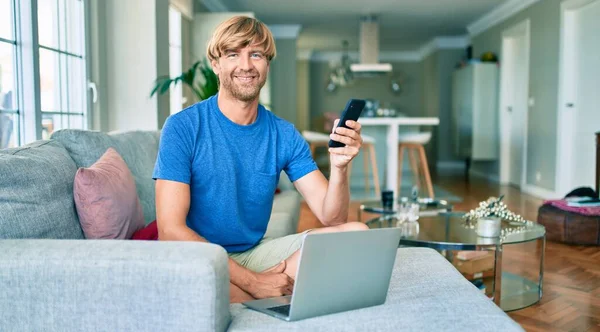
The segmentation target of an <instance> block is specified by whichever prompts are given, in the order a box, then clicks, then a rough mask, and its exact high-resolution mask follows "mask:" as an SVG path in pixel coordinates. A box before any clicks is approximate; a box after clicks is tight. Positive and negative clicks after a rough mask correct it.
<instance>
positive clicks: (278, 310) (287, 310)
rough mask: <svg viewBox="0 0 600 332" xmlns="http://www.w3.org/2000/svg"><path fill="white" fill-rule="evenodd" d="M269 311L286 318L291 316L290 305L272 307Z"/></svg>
mask: <svg viewBox="0 0 600 332" xmlns="http://www.w3.org/2000/svg"><path fill="white" fill-rule="evenodd" d="M269 310H271V311H275V312H276V313H278V314H282V315H285V316H289V315H290V305H289V304H286V305H280V306H278V307H271V308H269Z"/></svg>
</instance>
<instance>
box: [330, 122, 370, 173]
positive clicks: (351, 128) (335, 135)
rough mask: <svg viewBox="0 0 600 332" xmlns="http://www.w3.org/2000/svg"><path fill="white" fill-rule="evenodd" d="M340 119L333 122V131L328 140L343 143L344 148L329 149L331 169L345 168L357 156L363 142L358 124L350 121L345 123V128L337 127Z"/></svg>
mask: <svg viewBox="0 0 600 332" xmlns="http://www.w3.org/2000/svg"><path fill="white" fill-rule="evenodd" d="M339 121H340V119H337V120H335V122H334V124H333V130H332V132H331V134H330V135H329V138H331V139H332V140H334V141H336V142H340V143H344V144H346V146H344V147H339V148H329V153H330V162H331V166H332V167H336V168H344V167H347V166H348V164H349V163H350V161H352V159H354V157H356V155H358V152H359V151H360V148H361V146H362V143H363V140H362V137H361V135H360V131H361V125H360V123H358V122H356V121H352V120H347V121H346V126H347V127H348V128H344V127H341V126H340V127H338V123H339Z"/></svg>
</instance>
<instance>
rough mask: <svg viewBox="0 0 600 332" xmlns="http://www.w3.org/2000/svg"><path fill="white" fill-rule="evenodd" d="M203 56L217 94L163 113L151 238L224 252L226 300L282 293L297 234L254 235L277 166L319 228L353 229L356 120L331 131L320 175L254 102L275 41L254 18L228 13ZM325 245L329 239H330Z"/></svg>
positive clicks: (299, 142) (263, 219)
mask: <svg viewBox="0 0 600 332" xmlns="http://www.w3.org/2000/svg"><path fill="white" fill-rule="evenodd" d="M207 55H208V58H209V60H210V62H211V65H212V67H213V70H214V72H215V74H216V75H217V76H218V77H219V93H218V94H217V95H216V96H213V97H211V98H209V99H207V100H205V101H202V102H200V103H198V104H195V105H193V106H191V107H189V108H187V109H185V110H183V111H181V112H179V113H177V114H175V115H172V116H171V117H169V119H168V120H167V122H166V123H165V125H164V128H163V131H162V136H161V141H160V147H159V153H158V158H157V161H156V167H155V170H154V174H153V178H155V179H156V213H157V223H158V230H159V239H160V240H168V241H174V240H175V241H177V240H179V241H202V242H211V243H215V244H218V245H221V246H222V247H224V248H225V249H226V250H227V252H228V253H229V256H230V259H229V272H230V278H231V279H230V296H231V302H232V303H233V302H243V301H247V300H252V299H254V298H266V297H274V296H281V295H289V294H291V292H292V289H293V282H294V277H295V275H296V268H297V264H298V258H299V249H300V246H301V242H302V234H294V235H290V236H286V237H283V238H279V239H263V236H264V234H265V231H266V228H267V224H268V221H269V218H270V213H271V209H272V205H273V198H274V193H275V189H276V186H277V183H278V180H279V174H280V172H281V171H282V170H283V171H285V172H286V174H287V175H288V177H289V178H290V180H291V181H292V182H293V183H294V185H295V187H296V189H297V190H298V191H299V192H300V194H302V196H303V197H304V198H305V200H306V202H307V203H308V206H309V207H310V209H311V210H312V211H313V212H314V213H315V215H316V216H317V217H318V218H319V220H320V221H321V222H322V223H323V225H324V226H326V227H324V228H320V229H317V230H313V231H312V232H314V233H317V232H339V231H350V230H362V229H366V228H367V227H366V226H365V225H364V224H360V223H347V222H346V221H347V217H348V204H349V190H348V181H347V172H348V163H349V162H350V161H351V160H352V158H354V157H355V156H356V155H357V154H358V151H359V149H360V147H361V144H362V139H361V137H360V124H358V123H356V122H354V121H349V122H348V123H347V125H348V126H349V127H350V128H352V129H347V128H338V129H337V130H336V131H335V133H332V134H331V138H332V139H334V140H336V141H339V142H342V143H345V144H346V147H343V148H335V149H330V150H329V151H330V160H331V176H330V179H329V182H328V181H327V180H326V179H325V177H324V176H323V174H322V173H321V172H319V171H318V169H317V167H316V164H315V162H314V160H313V159H312V157H311V155H310V151H309V149H308V144H307V143H306V141H305V140H304V139H303V138H302V136H301V135H300V134H299V133H298V131H297V130H296V129H295V128H294V126H293V125H292V124H290V123H288V122H286V121H284V120H282V119H280V118H278V117H277V116H275V115H274V114H272V113H271V112H269V111H267V110H266V109H265V108H264V107H263V106H262V105H259V103H258V99H259V93H260V89H261V88H262V87H263V86H264V84H265V81H266V79H267V73H268V72H269V65H270V62H271V60H272V59H273V57H274V56H275V42H274V40H273V36H272V35H271V32H270V31H269V30H268V28H267V27H266V26H265V25H264V24H263V23H262V22H260V21H258V20H256V19H253V18H249V17H244V16H237V17H234V18H231V19H229V20H227V21H225V22H223V23H222V24H221V25H219V27H217V29H216V31H215V32H214V35H213V37H212V40H211V41H210V42H209V45H208V49H207ZM331 245H332V246H335V243H332V244H331Z"/></svg>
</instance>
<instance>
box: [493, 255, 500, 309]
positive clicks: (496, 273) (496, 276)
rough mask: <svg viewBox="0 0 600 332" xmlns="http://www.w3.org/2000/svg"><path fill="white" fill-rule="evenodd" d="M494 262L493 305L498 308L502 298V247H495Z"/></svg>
mask: <svg viewBox="0 0 600 332" xmlns="http://www.w3.org/2000/svg"><path fill="white" fill-rule="evenodd" d="M494 253H495V256H496V259H495V260H494V295H493V296H494V303H496V305H497V306H498V307H499V306H500V298H501V297H502V245H501V244H499V245H497V246H496V250H495V252H494Z"/></svg>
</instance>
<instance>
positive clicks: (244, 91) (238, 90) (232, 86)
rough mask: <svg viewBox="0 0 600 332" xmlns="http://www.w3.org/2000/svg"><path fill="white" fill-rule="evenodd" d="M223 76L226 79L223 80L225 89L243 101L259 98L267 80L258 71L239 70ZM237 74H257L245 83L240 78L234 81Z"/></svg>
mask: <svg viewBox="0 0 600 332" xmlns="http://www.w3.org/2000/svg"><path fill="white" fill-rule="evenodd" d="M223 76H224V79H223V80H222V81H221V83H222V84H223V85H222V87H223V89H225V90H227V92H228V93H229V94H230V95H231V96H233V97H234V98H236V99H238V100H240V101H243V102H251V101H253V100H255V99H256V98H258V95H259V94H260V89H262V87H263V86H264V85H265V82H266V77H265V78H262V77H261V76H260V75H259V74H258V72H257V71H249V72H237V73H231V75H229V76H225V75H223ZM235 76H255V78H253V79H252V81H251V82H249V83H243V82H240V81H239V80H238V81H237V82H235V83H234V80H236V78H235Z"/></svg>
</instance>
